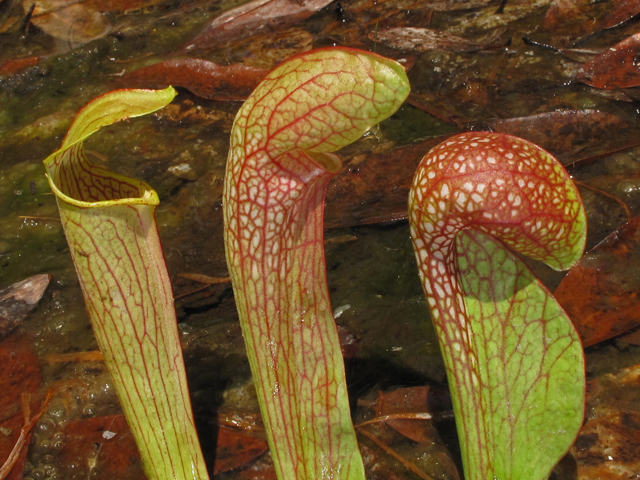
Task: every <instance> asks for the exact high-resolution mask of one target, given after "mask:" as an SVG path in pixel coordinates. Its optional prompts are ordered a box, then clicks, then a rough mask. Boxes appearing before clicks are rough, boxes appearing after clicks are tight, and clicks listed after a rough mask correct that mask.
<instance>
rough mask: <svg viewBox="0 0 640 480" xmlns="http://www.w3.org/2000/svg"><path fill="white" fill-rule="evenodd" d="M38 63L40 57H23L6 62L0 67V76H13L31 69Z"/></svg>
mask: <svg viewBox="0 0 640 480" xmlns="http://www.w3.org/2000/svg"><path fill="white" fill-rule="evenodd" d="M39 61H40V57H25V58H16V59H11V60H7V61H6V62H4V63H3V64H2V66H0V75H14V74H16V73H19V72H21V71H22V70H24V69H25V68H28V67H33V66H34V65H37V64H38V62H39Z"/></svg>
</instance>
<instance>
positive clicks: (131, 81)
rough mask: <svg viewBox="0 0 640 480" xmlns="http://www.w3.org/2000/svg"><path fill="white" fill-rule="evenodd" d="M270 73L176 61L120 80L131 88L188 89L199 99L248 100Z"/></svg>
mask: <svg viewBox="0 0 640 480" xmlns="http://www.w3.org/2000/svg"><path fill="white" fill-rule="evenodd" d="M266 74H267V70H264V69H262V68H258V67H250V66H247V65H226V66H224V65H218V64H216V63H213V62H210V61H208V60H200V59H197V58H176V59H172V60H167V61H164V62H160V63H156V64H155V65H150V66H148V67H144V68H140V69H138V70H135V71H133V72H131V73H129V74H127V75H125V76H123V77H122V78H121V79H119V80H118V83H119V84H123V85H124V86H126V87H127V88H165V87H168V86H169V85H173V86H177V87H185V88H187V89H188V90H190V91H191V92H193V93H195V94H196V95H198V96H199V97H204V98H210V99H212V100H220V101H229V102H233V101H240V100H244V99H246V98H247V97H248V96H249V94H250V93H251V92H252V91H253V89H254V88H255V87H256V86H257V85H258V83H260V80H262V78H263V77H264V76H265V75H266Z"/></svg>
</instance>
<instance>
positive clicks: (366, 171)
mask: <svg viewBox="0 0 640 480" xmlns="http://www.w3.org/2000/svg"><path fill="white" fill-rule="evenodd" d="M444 138H446V137H437V138H432V139H429V140H425V141H424V142H421V143H418V144H416V145H408V146H403V147H400V148H396V149H393V150H390V151H387V152H384V153H379V154H374V155H358V156H357V157H355V158H353V159H352V160H351V162H350V163H349V164H348V165H347V166H346V168H343V169H342V171H341V172H340V173H339V174H338V175H337V176H336V178H334V180H333V181H332V182H331V184H329V188H328V189H327V202H326V207H325V226H326V227H327V228H338V227H348V226H354V225H364V224H368V223H379V222H388V221H392V220H401V219H404V218H407V202H408V198H409V188H410V187H411V182H412V180H413V172H414V171H415V169H416V168H417V166H418V164H419V163H420V160H422V157H423V156H424V155H425V154H426V153H427V152H428V151H429V150H430V149H432V148H433V147H435V146H436V145H437V144H438V143H440V142H441V141H443V140H444Z"/></svg>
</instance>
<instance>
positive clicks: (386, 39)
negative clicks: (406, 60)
mask: <svg viewBox="0 0 640 480" xmlns="http://www.w3.org/2000/svg"><path fill="white" fill-rule="evenodd" d="M505 30H506V29H500V30H498V31H497V32H498V34H497V36H496V35H492V37H491V40H495V38H497V37H499V36H500V35H502V33H504V31H505ZM369 39H370V40H376V39H377V41H378V42H379V43H381V44H383V45H386V46H388V47H391V48H395V49H397V50H414V51H418V52H428V51H431V50H447V51H451V52H478V51H480V50H485V49H487V48H491V45H490V42H491V40H487V41H483V42H473V41H470V40H467V39H465V38H462V37H458V36H455V35H451V34H448V33H446V32H441V31H437V30H433V29H431V28H416V27H397V28H387V29H384V30H378V31H377V32H370V33H369Z"/></svg>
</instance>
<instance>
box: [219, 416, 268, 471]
mask: <svg viewBox="0 0 640 480" xmlns="http://www.w3.org/2000/svg"><path fill="white" fill-rule="evenodd" d="M267 448H268V445H267V442H266V441H265V440H262V439H260V438H256V437H253V436H251V435H247V434H246V433H243V432H242V431H240V430H238V429H235V428H230V427H226V426H224V425H221V426H220V429H219V430H218V438H217V441H216V458H215V461H214V463H213V474H214V475H217V474H219V473H222V472H226V471H228V470H233V469H235V468H239V467H242V466H243V465H245V464H247V463H249V462H251V461H252V460H254V459H256V458H257V457H259V456H260V455H262V454H263V453H264V452H266V451H267Z"/></svg>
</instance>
